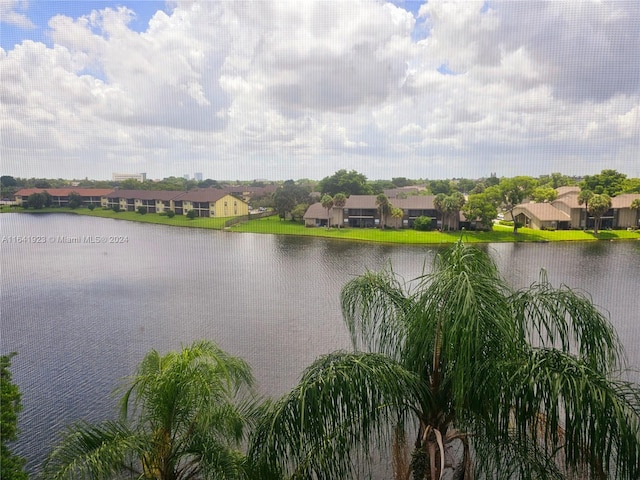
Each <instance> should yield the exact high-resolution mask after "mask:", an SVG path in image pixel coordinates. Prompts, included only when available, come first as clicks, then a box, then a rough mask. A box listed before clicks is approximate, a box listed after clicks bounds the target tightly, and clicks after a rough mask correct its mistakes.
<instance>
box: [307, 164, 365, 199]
mask: <svg viewBox="0 0 640 480" xmlns="http://www.w3.org/2000/svg"><path fill="white" fill-rule="evenodd" d="M318 188H319V190H320V192H322V193H323V194H324V193H327V194H329V195H335V194H336V193H344V194H345V195H346V196H350V195H371V194H372V193H373V190H372V189H371V186H370V185H368V184H367V177H365V176H364V175H363V174H362V173H358V172H356V171H355V170H350V171H347V170H345V169H341V170H338V171H337V172H336V173H334V174H333V175H331V176H330V177H325V178H323V179H322V180H320V182H319V183H318Z"/></svg>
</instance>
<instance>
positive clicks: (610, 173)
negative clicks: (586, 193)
mask: <svg viewBox="0 0 640 480" xmlns="http://www.w3.org/2000/svg"><path fill="white" fill-rule="evenodd" d="M626 178H627V176H626V175H625V174H624V173H619V172H618V171H616V170H612V169H605V170H602V171H601V172H600V173H598V174H596V175H586V176H585V177H584V179H583V180H582V182H581V183H580V188H581V189H585V190H591V191H592V192H593V193H596V194H603V193H604V194H606V195H609V196H610V197H615V196H616V195H617V194H619V193H621V192H622V190H623V188H624V187H623V185H624V181H625V179H626Z"/></svg>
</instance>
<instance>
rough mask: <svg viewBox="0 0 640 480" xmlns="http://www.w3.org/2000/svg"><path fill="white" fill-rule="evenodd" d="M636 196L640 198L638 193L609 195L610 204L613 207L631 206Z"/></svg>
mask: <svg viewBox="0 0 640 480" xmlns="http://www.w3.org/2000/svg"><path fill="white" fill-rule="evenodd" d="M638 198H640V193H623V194H621V195H617V196H615V197H611V206H612V207H613V208H631V202H633V201H634V200H635V199H638Z"/></svg>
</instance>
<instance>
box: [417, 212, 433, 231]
mask: <svg viewBox="0 0 640 480" xmlns="http://www.w3.org/2000/svg"><path fill="white" fill-rule="evenodd" d="M413 228H414V229H416V230H419V231H421V232H425V231H427V230H431V218H429V217H425V216H420V217H418V218H416V219H415V220H414V222H413Z"/></svg>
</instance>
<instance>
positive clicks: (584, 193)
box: [578, 189, 593, 230]
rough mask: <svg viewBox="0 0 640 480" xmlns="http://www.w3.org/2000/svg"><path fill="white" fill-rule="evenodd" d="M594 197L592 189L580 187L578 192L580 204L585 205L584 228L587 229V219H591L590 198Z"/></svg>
mask: <svg viewBox="0 0 640 480" xmlns="http://www.w3.org/2000/svg"><path fill="white" fill-rule="evenodd" d="M592 197H593V192H592V191H591V190H586V189H580V193H579V194H578V205H584V230H587V220H588V219H589V200H591V198H592Z"/></svg>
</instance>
